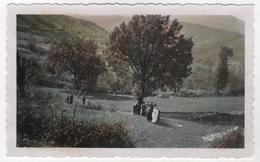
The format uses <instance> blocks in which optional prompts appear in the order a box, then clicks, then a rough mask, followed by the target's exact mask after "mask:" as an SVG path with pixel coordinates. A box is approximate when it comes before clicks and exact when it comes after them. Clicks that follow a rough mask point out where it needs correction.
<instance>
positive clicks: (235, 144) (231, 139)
mask: <svg viewBox="0 0 260 162" xmlns="http://www.w3.org/2000/svg"><path fill="white" fill-rule="evenodd" d="M243 147H244V136H243V135H242V131H241V129H239V128H237V129H234V130H233V131H232V132H230V133H227V134H225V135H224V136H223V138H222V140H221V141H219V142H218V143H217V144H216V148H243Z"/></svg>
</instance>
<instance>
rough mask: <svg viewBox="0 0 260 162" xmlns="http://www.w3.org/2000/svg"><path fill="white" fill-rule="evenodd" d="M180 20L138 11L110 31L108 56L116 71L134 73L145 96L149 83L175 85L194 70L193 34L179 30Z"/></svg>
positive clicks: (180, 26) (141, 97)
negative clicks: (128, 19) (189, 36)
mask: <svg viewBox="0 0 260 162" xmlns="http://www.w3.org/2000/svg"><path fill="white" fill-rule="evenodd" d="M181 29H182V25H180V24H179V22H178V21H177V20H174V21H173V22H172V23H171V24H170V22H169V16H161V15H147V16H144V15H135V16H133V17H132V19H131V20H130V21H129V23H128V24H126V23H122V24H121V25H120V26H119V27H116V28H115V29H114V30H113V31H112V34H111V35H110V41H109V45H108V48H109V52H108V59H109V62H110V63H111V64H112V65H113V67H114V69H116V71H121V72H122V71H123V72H124V73H131V75H132V76H133V78H134V81H135V82H137V83H138V84H140V86H141V92H142V93H141V96H140V97H139V98H140V100H142V99H143V96H144V94H145V90H146V89H147V83H149V82H156V83H158V84H162V85H169V86H172V87H174V86H175V85H176V84H177V83H180V82H182V78H185V77H187V76H188V75H189V74H190V73H191V67H190V64H191V63H192V53H191V50H192V47H193V41H192V38H185V36H184V35H183V34H181V33H180V31H181Z"/></svg>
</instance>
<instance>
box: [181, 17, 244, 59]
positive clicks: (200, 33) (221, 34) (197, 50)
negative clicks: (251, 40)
mask: <svg viewBox="0 0 260 162" xmlns="http://www.w3.org/2000/svg"><path fill="white" fill-rule="evenodd" d="M181 24H182V25H183V29H182V32H183V33H185V34H186V35H187V36H192V37H193V41H194V43H195V46H194V48H193V57H194V60H195V62H197V63H200V62H201V63H207V64H211V63H214V62H216V61H217V59H218V53H219V51H220V47H221V46H228V47H231V48H233V50H234V57H233V58H232V59H231V60H233V61H236V62H241V61H242V60H243V59H244V53H245V52H244V50H245V45H244V44H245V43H244V41H245V38H244V36H243V35H242V34H239V33H236V32H230V31H225V30H220V29H215V28H210V27H206V26H202V25H198V24H191V23H184V22H181Z"/></svg>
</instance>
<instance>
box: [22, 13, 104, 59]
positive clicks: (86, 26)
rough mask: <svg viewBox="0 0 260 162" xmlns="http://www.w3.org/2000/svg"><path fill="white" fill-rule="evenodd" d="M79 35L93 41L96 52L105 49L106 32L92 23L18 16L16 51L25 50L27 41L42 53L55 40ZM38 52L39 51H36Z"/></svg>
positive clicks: (50, 17) (47, 16) (78, 20)
mask: <svg viewBox="0 0 260 162" xmlns="http://www.w3.org/2000/svg"><path fill="white" fill-rule="evenodd" d="M76 34H80V35H83V36H85V37H87V38H90V39H93V40H95V41H96V43H97V44H98V52H99V53H101V51H102V49H104V47H105V42H106V40H107V36H108V32H107V31H106V30H104V29H103V28H101V27H99V26H98V25H96V24H95V23H93V22H90V21H86V20H81V19H77V18H73V17H69V16H64V15H18V16H17V40H18V50H19V49H20V50H26V46H27V45H28V41H35V43H36V44H37V45H38V46H39V47H40V48H42V50H43V55H45V54H44V51H45V52H46V50H48V48H49V46H50V42H51V41H52V40H53V39H55V38H58V39H69V38H70V37H71V36H72V35H76ZM38 52H39V50H38Z"/></svg>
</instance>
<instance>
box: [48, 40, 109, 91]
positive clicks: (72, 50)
mask: <svg viewBox="0 0 260 162" xmlns="http://www.w3.org/2000/svg"><path fill="white" fill-rule="evenodd" d="M96 50H97V45H96V44H95V43H94V41H93V40H88V39H85V38H84V37H81V36H77V37H75V38H72V39H71V40H59V41H58V40H57V41H54V43H53V44H52V46H51V48H50V53H49V55H48V63H49V69H51V71H52V72H53V73H56V72H64V71H66V72H70V73H71V74H72V75H73V78H74V79H73V82H74V86H75V88H76V89H80V87H81V86H86V87H85V88H86V89H92V88H94V87H95V86H96V83H97V79H98V75H99V74H101V73H102V72H103V71H104V70H105V68H104V64H103V62H102V60H101V58H100V57H99V56H98V55H97V54H96Z"/></svg>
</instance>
